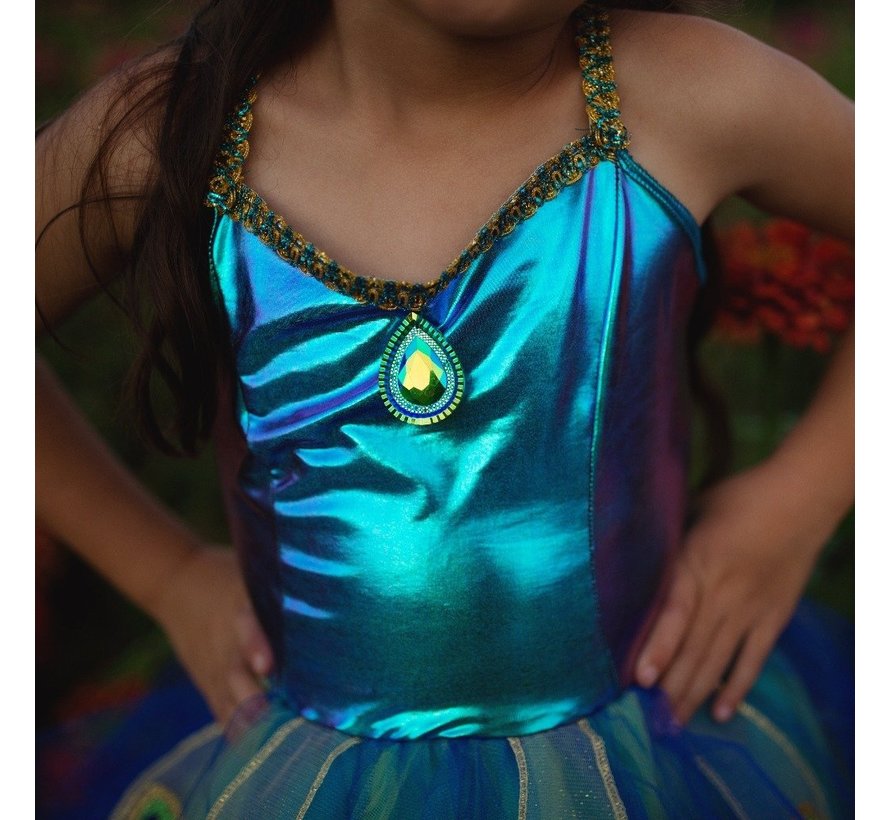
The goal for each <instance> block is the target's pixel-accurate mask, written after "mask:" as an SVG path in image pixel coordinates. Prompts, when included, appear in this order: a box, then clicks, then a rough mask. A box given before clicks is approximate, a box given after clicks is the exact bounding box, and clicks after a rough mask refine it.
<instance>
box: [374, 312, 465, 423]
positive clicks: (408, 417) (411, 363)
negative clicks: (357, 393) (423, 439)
mask: <svg viewBox="0 0 890 820" xmlns="http://www.w3.org/2000/svg"><path fill="white" fill-rule="evenodd" d="M377 385H378V388H379V390H380V395H381V397H382V398H383V403H384V404H385V405H386V408H387V410H389V412H390V413H392V414H393V415H394V416H395V417H396V418H397V419H399V421H404V422H407V423H408V424H435V423H436V422H437V421H442V419H444V418H447V417H448V416H450V415H451V413H452V412H453V411H454V408H455V407H457V405H458V404H459V403H460V400H461V398H462V397H463V394H464V370H463V367H462V366H461V363H460V359H458V357H457V354H456V353H455V352H454V349H453V348H452V347H451V344H450V343H449V342H448V340H447V339H446V338H445V336H444V335H443V334H442V333H441V331H440V330H439V329H438V328H437V327H435V326H434V325H433V324H432V323H431V322H429V321H428V320H427V319H424V318H422V317H421V316H420V315H418V314H417V313H415V312H414V311H412V312H411V313H409V314H408V315H407V316H406V317H405V318H404V319H403V320H402V321H401V323H400V324H399V326H398V328H397V329H396V331H395V333H393V334H392V336H391V337H390V339H389V342H387V344H386V349H385V350H384V352H383V358H382V360H381V362H380V373H379V376H378V379H377Z"/></svg>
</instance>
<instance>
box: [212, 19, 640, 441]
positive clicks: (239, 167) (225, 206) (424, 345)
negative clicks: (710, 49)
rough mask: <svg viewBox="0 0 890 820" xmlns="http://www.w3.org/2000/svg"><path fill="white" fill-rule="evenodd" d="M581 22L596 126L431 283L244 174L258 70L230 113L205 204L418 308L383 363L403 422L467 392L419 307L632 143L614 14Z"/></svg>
mask: <svg viewBox="0 0 890 820" xmlns="http://www.w3.org/2000/svg"><path fill="white" fill-rule="evenodd" d="M575 26H576V37H575V42H576V44H577V47H578V53H579V63H580V66H581V86H582V90H583V92H584V98H585V101H586V109H587V116H588V120H589V132H588V133H587V134H584V135H583V136H581V137H580V138H578V139H576V140H574V141H573V142H570V143H569V144H568V145H566V146H565V147H564V148H563V149H562V151H560V152H559V153H558V154H557V155H556V156H554V157H552V158H550V159H549V160H547V161H546V162H544V163H543V164H542V165H540V166H539V167H538V168H537V169H535V171H534V172H533V173H532V174H531V175H530V176H529V177H528V179H527V180H526V181H525V182H524V183H523V184H522V185H521V186H520V187H519V188H518V189H517V190H516V191H515V193H513V195H512V196H511V197H510V198H509V199H508V200H507V201H506V202H505V203H504V204H503V205H502V206H501V207H500V208H499V209H498V210H497V211H495V212H494V214H492V216H491V218H490V219H489V220H488V221H487V222H486V223H485V224H484V225H483V226H482V227H481V228H480V229H479V230H478V231H477V233H476V236H475V237H474V238H473V240H472V241H471V242H470V243H469V244H468V245H467V246H466V247H465V248H464V249H463V250H462V251H461V252H460V254H459V255H458V256H457V257H456V258H455V259H454V260H453V261H452V263H451V264H450V265H449V266H448V267H447V268H446V269H445V270H444V271H442V273H441V274H440V275H439V276H438V277H437V278H436V279H433V280H431V281H428V282H405V281H396V280H390V279H380V278H377V277H374V276H360V275H358V274H356V273H353V272H352V271H351V270H349V269H348V268H346V267H344V266H343V265H341V264H339V263H338V262H337V261H336V260H334V259H332V258H331V257H330V256H328V255H327V254H326V253H325V252H324V251H323V250H321V249H319V248H316V247H315V246H314V245H313V244H312V243H311V242H309V241H307V240H306V238H305V237H303V236H302V235H301V234H300V233H298V232H297V231H295V230H294V229H293V228H291V227H290V226H289V225H288V224H287V222H286V221H285V220H284V218H283V217H281V216H280V215H278V214H276V213H275V212H274V211H273V210H272V209H271V208H270V207H269V205H268V204H267V203H266V201H265V200H264V199H263V198H262V197H261V196H260V195H259V194H258V193H257V192H256V191H254V190H253V189H251V188H250V187H249V186H248V185H247V184H246V183H245V182H244V162H245V160H246V159H247V155H248V153H249V150H250V144H249V141H248V134H249V132H250V127H251V125H252V123H253V113H252V106H253V104H254V102H255V101H256V82H257V79H258V75H256V76H254V77H253V78H252V79H251V80H250V82H249V83H248V87H247V89H246V93H245V96H244V99H243V100H242V102H241V103H240V104H239V105H238V106H237V107H236V108H235V110H234V111H233V112H232V113H231V115H230V116H229V117H228V119H227V121H226V129H225V136H224V139H223V143H222V145H221V146H220V150H219V153H218V155H217V159H216V162H215V165H214V168H213V172H212V175H211V178H210V181H209V185H208V192H207V195H206V198H205V204H206V205H208V206H209V207H211V208H213V209H215V210H216V211H217V212H218V213H219V214H225V215H228V216H229V217H230V218H231V219H233V220H235V221H238V222H240V223H241V224H242V225H243V227H244V228H245V230H247V231H248V232H250V233H252V234H254V235H255V236H257V237H258V238H259V239H260V240H261V241H262V242H263V243H264V244H266V245H268V246H269V247H270V248H272V249H273V250H274V251H275V252H276V253H277V254H278V256H279V257H281V258H282V259H283V260H284V261H286V262H288V263H289V264H291V265H292V266H293V267H295V268H297V269H299V270H300V271H302V272H303V273H305V274H308V275H309V276H312V277H313V278H315V279H317V280H318V281H319V282H321V283H322V284H323V285H325V287H328V288H330V289H331V290H334V291H336V292H338V293H342V294H344V295H346V296H349V297H350V298H352V299H354V300H355V301H356V302H359V303H362V304H368V305H373V306H374V307H376V308H379V309H381V310H400V309H401V310H405V311H408V312H409V315H408V316H407V317H406V318H405V319H404V320H403V321H402V323H401V324H400V325H399V327H398V329H397V330H396V331H395V333H393V335H392V336H391V338H390V339H389V341H388V343H387V345H386V349H385V351H384V354H383V358H382V360H381V365H380V380H379V387H380V394H381V396H382V398H383V401H384V404H385V405H386V407H387V409H388V410H389V411H390V412H391V413H392V414H393V415H394V416H395V417H396V418H398V419H400V420H401V421H405V422H407V423H409V424H433V423H435V422H437V421H441V420H442V419H443V418H446V417H447V416H448V415H450V414H451V412H452V411H453V410H454V408H455V407H456V406H457V404H458V403H459V402H460V399H461V397H462V395H463V393H464V387H465V382H464V372H463V369H462V367H461V364H460V360H459V359H458V357H457V355H456V354H455V352H454V350H453V348H452V347H451V345H450V343H449V342H448V340H447V339H445V337H444V336H443V335H442V333H441V332H440V331H439V330H438V329H437V328H435V327H434V326H433V325H432V324H431V323H430V322H429V321H428V320H427V319H425V318H422V317H421V316H420V315H419V314H420V312H421V311H422V310H423V309H424V307H425V306H426V305H427V303H428V302H429V301H430V300H431V299H432V298H433V297H435V296H436V295H437V294H438V293H440V292H441V291H443V290H444V289H445V288H446V287H448V285H449V284H451V282H452V281H454V279H455V278H457V277H458V276H460V275H462V274H463V273H465V272H466V271H467V270H468V269H469V268H470V267H471V266H472V265H473V263H474V262H475V261H476V260H477V259H479V258H480V257H481V256H482V255H483V254H485V253H487V252H488V251H489V250H490V249H491V248H492V247H493V246H494V244H495V243H496V242H497V241H499V240H500V239H501V238H503V237H505V236H507V235H508V234H510V233H512V232H513V230H514V229H515V228H516V227H517V226H518V225H519V224H520V223H521V222H523V221H525V220H527V219H528V218H529V217H531V216H532V215H533V214H535V213H536V212H537V210H538V209H539V208H540V207H541V206H542V205H543V204H544V203H545V202H547V201H549V200H551V199H553V198H555V197H556V196H557V195H558V194H559V192H560V191H561V190H562V189H563V188H565V187H567V186H569V185H572V184H574V183H576V182H578V181H579V180H581V179H582V178H583V177H584V175H585V174H586V173H587V171H589V170H590V169H592V168H594V167H595V166H596V165H597V164H599V162H600V161H602V160H610V161H615V159H616V152H618V151H621V150H624V149H626V148H627V147H628V145H629V141H628V138H627V131H626V129H625V127H624V125H623V124H622V122H621V119H620V112H619V107H620V105H619V98H618V92H617V88H616V85H615V73H614V69H613V66H612V53H611V46H610V41H609V22H608V15H607V13H606V11H605V10H604V9H599V8H597V7H596V6H594V5H593V4H589V3H588V4H585V5H584V6H582V7H581V8H579V9H578V10H577V11H576V12H575ZM409 348H410V349H409ZM408 362H410V366H409V365H408ZM421 382H422V384H421Z"/></svg>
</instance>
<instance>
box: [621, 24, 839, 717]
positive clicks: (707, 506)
mask: <svg viewBox="0 0 890 820" xmlns="http://www.w3.org/2000/svg"><path fill="white" fill-rule="evenodd" d="M617 23H618V26H617V27H618V38H620V39H618V40H616V70H617V73H618V77H619V90H620V91H621V92H622V100H626V101H627V104H626V105H624V106H623V110H624V112H625V118H626V121H627V124H628V127H629V129H630V132H631V135H632V140H633V142H632V146H631V148H632V150H633V152H634V154H635V156H636V157H637V159H638V160H640V161H641V162H642V164H643V165H645V166H648V167H650V170H652V169H657V172H656V176H660V177H661V180H662V181H663V182H665V183H666V184H667V187H668V188H670V189H671V190H673V191H674V193H676V194H678V196H679V197H680V199H681V200H682V201H684V202H685V203H686V204H687V205H688V206H689V207H690V210H691V211H692V212H693V214H694V215H695V216H696V217H698V218H699V219H704V217H705V216H706V215H707V214H708V213H709V212H710V211H711V210H712V209H713V207H714V206H715V205H716V204H717V203H719V202H720V201H721V200H722V199H724V198H725V197H726V196H728V195H730V194H733V193H739V194H741V195H742V196H744V197H745V198H747V199H748V200H749V201H751V202H753V203H754V204H756V205H758V206H760V207H762V208H764V209H766V210H769V211H771V212H773V213H778V214H782V215H785V216H789V217H792V218H795V219H799V220H801V221H803V222H806V223H808V224H810V225H812V226H813V227H815V228H817V229H821V230H825V231H828V232H831V233H833V234H835V235H837V236H840V237H842V238H852V236H853V106H852V103H851V102H850V101H849V100H847V99H846V98H845V97H844V96H843V95H842V94H840V93H839V92H838V91H837V90H835V89H834V88H832V87H831V86H830V85H829V84H828V83H826V82H825V81H824V80H823V79H822V78H821V77H819V76H818V75H816V74H815V73H814V72H812V71H810V70H809V69H808V68H806V67H805V66H803V65H802V64H800V63H798V62H797V61H795V60H793V59H791V58H790V57H788V56H787V55H784V54H781V53H780V52H777V51H775V50H774V49H772V48H769V47H768V46H765V45H763V44H762V43H759V42H757V41H756V40H753V39H752V38H750V37H748V36H746V35H744V34H741V33H740V32H737V31H735V30H733V29H731V28H728V27H726V26H723V25H720V24H718V23H714V22H711V21H707V20H702V19H698V18H693V17H682V16H676V17H675V16H672V15H671V16H665V15H652V14H640V13H633V12H628V13H627V14H622V15H621V16H620V17H619V18H618V20H617ZM622 32H623V34H622ZM656 43H657V44H658V46H659V47H658V48H657V49H656V48H654V44H656ZM647 44H648V45H647ZM622 45H623V46H624V48H623V49H619V46H622ZM647 49H648V50H647ZM622 61H623V62H622ZM634 64H636V65H637V66H639V65H643V66H645V70H643V71H638V70H636V69H635V68H634ZM665 77H668V78H671V81H670V82H664V81H662V80H663V78H665ZM660 78H662V79H660ZM635 125H636V126H639V127H638V128H637V129H635V127H634V126H635ZM852 499H853V332H852V330H851V331H850V332H848V334H847V335H846V336H845V337H844V339H843V340H842V342H841V344H840V345H839V347H838V350H837V352H836V354H835V356H834V358H833V360H832V362H831V364H830V367H829V369H828V371H827V373H826V375H825V377H824V380H823V382H822V384H821V386H820V387H819V390H818V392H817V393H816V395H815V397H814V399H813V401H812V403H811V404H810V406H809V408H808V409H807V411H806V413H805V414H804V415H803V417H802V418H801V419H800V421H799V423H798V424H797V426H796V427H795V428H794V430H793V431H792V432H791V434H790V435H789V436H788V437H787V439H786V440H785V441H784V442H783V443H782V445H781V446H780V447H779V448H778V449H777V451H776V452H775V453H774V454H773V455H772V456H771V457H770V458H769V459H767V460H766V461H764V462H762V463H761V464H759V465H757V466H756V467H754V468H753V469H750V470H746V471H744V472H742V473H740V474H738V475H735V476H732V477H730V478H729V479H728V480H726V481H724V482H722V483H721V484H719V485H717V486H715V487H713V488H712V489H711V491H710V492H708V493H707V494H706V495H705V496H704V497H703V498H702V504H701V508H700V512H699V516H698V518H697V520H696V522H695V525H694V526H693V527H692V529H691V530H690V531H689V533H688V534H687V538H686V542H685V544H684V547H683V549H682V551H681V553H680V555H679V557H678V560H677V562H676V564H675V567H674V572H673V575H672V578H671V580H670V583H669V586H668V590H667V595H666V598H665V601H664V603H663V604H662V606H661V608H660V609H659V611H658V612H657V613H656V617H655V619H654V623H653V626H652V628H651V630H650V632H649V634H648V636H647V638H646V641H645V643H644V645H643V648H642V650H641V652H640V655H639V657H638V659H637V663H636V677H637V680H638V682H639V683H641V684H642V685H644V686H650V685H653V684H654V683H656V682H657V683H658V684H659V685H660V686H661V687H662V688H663V689H664V690H665V691H666V692H667V694H668V696H669V698H670V700H671V703H672V705H673V707H674V711H675V714H676V716H677V717H678V719H679V720H680V721H681V722H685V721H686V720H687V719H688V718H689V717H690V716H691V715H692V714H693V712H695V711H696V709H697V708H698V707H699V706H700V705H701V704H702V702H703V701H704V700H705V699H706V698H707V697H708V696H709V695H710V694H711V693H713V692H715V691H716V690H717V689H718V687H719V686H720V682H721V678H722V677H723V676H724V673H725V672H727V671H728V678H727V682H726V684H725V686H723V687H722V688H720V690H719V694H718V695H717V697H715V699H714V702H713V705H712V713H713V715H714V717H715V718H717V719H718V720H724V719H727V718H728V717H729V716H731V714H732V713H733V711H734V710H735V708H736V707H737V706H738V704H739V703H740V701H741V700H742V699H743V698H744V696H745V695H746V693H747V691H748V690H749V689H750V687H751V686H752V685H753V682H754V680H755V679H756V677H757V675H758V674H759V672H760V670H761V668H762V666H763V663H764V661H765V659H766V656H767V655H768V653H769V651H770V650H771V649H772V647H773V645H774V643H775V641H776V640H777V638H778V636H779V634H780V633H781V631H782V629H783V628H784V626H785V625H786V624H787V622H788V619H789V618H790V616H791V614H792V612H793V610H794V608H795V606H796V605H797V602H798V600H799V598H800V595H801V594H802V591H803V588H804V586H805V584H806V581H807V579H808V577H809V575H810V573H811V571H812V568H813V565H814V564H815V561H816V559H817V557H818V554H819V552H820V551H821V549H822V547H823V546H824V544H825V542H826V541H827V540H828V538H829V537H830V536H831V534H832V532H833V531H834V529H835V528H836V526H837V524H838V523H839V521H840V520H841V519H842V517H843V516H844V514H845V513H846V512H847V510H848V509H849V507H850V505H851V503H852ZM734 658H735V660H734V661H733V659H734Z"/></svg>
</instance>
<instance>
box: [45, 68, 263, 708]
mask: <svg viewBox="0 0 890 820" xmlns="http://www.w3.org/2000/svg"><path fill="white" fill-rule="evenodd" d="M119 82H120V80H119V79H111V80H108V81H106V82H104V83H102V84H101V85H100V86H98V87H97V88H95V89H94V90H93V91H91V92H90V93H89V94H87V95H86V96H85V97H84V98H82V99H81V100H80V101H79V102H78V103H77V104H76V105H75V106H73V107H72V109H70V110H69V111H68V112H66V114H65V115H63V116H62V117H61V118H60V119H59V120H57V121H55V122H53V123H52V124H51V125H50V126H48V127H47V128H46V129H44V130H43V131H42V132H41V133H40V135H39V136H38V140H37V214H36V221H37V225H36V228H37V233H38V236H41V234H42V236H41V238H40V241H39V242H38V246H37V264H36V291H37V303H38V308H39V315H38V321H37V325H38V331H39V330H41V329H42V328H43V324H44V322H45V323H46V324H48V325H49V326H50V327H56V326H57V325H58V323H59V322H60V321H61V320H62V319H63V318H64V317H65V316H66V315H67V314H68V313H69V312H70V311H71V310H73V309H74V308H75V307H76V306H77V305H78V304H80V303H81V302H82V301H83V300H84V299H85V298H87V297H89V296H90V295H92V294H95V293H96V292H97V290H98V289H99V287H100V285H99V281H98V280H97V277H98V279H99V280H105V281H110V280H111V279H112V278H113V276H114V274H115V272H116V270H117V269H119V266H120V265H121V264H122V262H123V259H124V257H125V254H126V252H127V249H128V248H129V245H130V243H131V242H132V238H133V231H134V226H135V219H136V212H137V209H136V206H137V203H138V199H136V198H134V197H129V198H122V199H119V200H115V203H114V207H113V208H112V209H111V210H110V211H106V210H104V209H103V207H101V206H88V211H87V213H86V214H85V216H86V221H85V230H86V237H87V240H88V243H89V253H90V259H91V261H92V263H93V267H94V269H95V270H93V269H91V267H90V264H89V262H88V260H87V256H86V253H85V251H84V248H83V246H82V243H81V238H80V234H79V228H78V220H77V211H76V210H71V211H67V212H66V211H65V209H66V208H67V207H68V206H70V205H71V204H73V203H76V202H77V201H78V199H79V197H80V188H81V185H82V182H83V179H84V176H85V174H86V172H87V167H88V163H89V162H90V160H91V158H92V155H93V154H94V153H95V151H96V150H97V148H98V147H99V144H100V142H101V139H102V137H103V135H104V133H105V130H104V129H105V125H104V122H105V114H106V112H107V111H109V110H111V111H112V116H114V115H115V108H114V106H115V105H118V108H120V104H116V103H115V99H116V96H117V91H118V84H119ZM144 127H145V124H144V123H143V125H142V126H140V128H144ZM150 146H151V139H150V134H149V133H148V131H147V130H137V129H136V127H134V128H133V129H129V130H128V132H127V133H126V134H125V135H124V138H123V140H122V142H121V144H120V148H119V150H117V151H115V152H114V153H113V154H112V155H111V156H110V163H109V169H108V171H109V176H108V178H109V182H110V186H111V187H112V189H113V190H114V191H117V192H121V193H125V194H134V195H135V196H137V197H138V196H139V195H140V193H141V192H142V191H144V190H145V189H146V188H147V186H148V185H149V184H150V180H151V171H152V159H151V157H152V151H151V147H150ZM60 213H61V214H63V215H62V216H60V217H59V218H57V219H54V217H55V216H56V215H57V214H60ZM36 405H37V414H36V433H37V441H36V490H37V516H38V519H39V521H40V522H41V524H42V525H43V526H45V527H46V528H47V529H48V530H49V531H50V532H51V533H52V534H53V535H55V536H56V537H58V538H59V539H60V540H62V541H63V542H65V543H66V544H68V545H69V546H70V547H71V548H72V549H74V550H75V551H76V552H77V553H78V554H80V555H81V556H82V557H83V558H84V559H85V560H86V561H88V562H89V563H90V564H92V565H93V567H94V568H95V569H97V570H98V571H99V572H100V573H101V574H102V575H104V576H105V578H106V579H107V580H109V581H110V582H111V583H112V584H113V585H114V586H116V587H117V588H118V589H119V590H120V591H121V592H123V593H124V594H125V595H127V596H128V597H129V598H130V599H131V600H132V601H134V602H135V603H136V604H137V605H138V606H140V607H141V608H142V609H144V610H145V611H146V612H147V613H148V614H149V615H150V616H152V617H153V618H155V619H156V620H157V621H158V622H159V623H160V625H161V626H162V627H163V628H164V629H165V630H166V631H167V633H168V635H169V636H170V638H171V641H172V642H173V645H174V648H175V649H176V650H177V653H178V654H179V656H180V658H181V660H182V661H183V663H184V664H185V666H186V668H187V669H188V671H189V673H190V674H191V675H192V677H193V679H194V680H195V682H196V684H197V685H198V687H199V688H200V689H201V690H202V692H203V693H204V694H205V696H206V697H207V699H208V702H209V704H210V706H211V709H213V711H214V713H215V714H216V716H217V718H218V719H220V720H222V721H225V720H226V719H227V718H228V717H229V715H230V714H231V712H232V710H233V709H234V707H235V705H237V703H239V702H240V701H242V700H244V699H245V698H247V697H249V696H250V695H253V694H256V693H258V692H260V691H261V690H260V687H259V685H258V684H257V681H256V677H255V675H257V674H260V675H262V674H267V673H268V672H269V669H270V667H271V651H270V649H269V647H268V644H267V642H266V640H265V638H264V636H263V635H262V632H261V630H260V629H259V626H258V625H257V623H256V619H255V618H254V616H253V613H252V610H251V608H250V605H249V603H248V600H247V595H246V592H245V590H244V587H243V584H242V582H241V579H240V576H239V574H238V571H237V567H236V564H235V560H234V555H233V554H232V551H231V550H219V549H213V548H210V547H208V546H207V545H205V544H204V543H203V542H202V541H201V539H200V538H199V537H198V536H196V535H195V534H194V533H193V532H191V531H190V530H189V528H188V527H186V526H185V524H183V522H181V521H180V520H178V519H177V518H176V517H175V516H173V515H172V514H171V513H170V512H169V511H168V510H166V509H164V507H163V506H162V505H160V504H159V503H158V502H157V501H156V500H155V499H154V498H153V497H152V496H151V495H149V494H148V493H147V492H146V490H145V489H144V488H143V487H142V486H141V485H140V484H139V483H138V482H137V481H136V480H135V479H134V477H133V476H132V475H131V474H130V473H129V472H128V471H127V470H126V469H125V468H124V467H123V465H122V464H121V463H120V462H119V461H118V460H117V458H116V457H115V456H114V455H113V454H112V452H111V451H110V449H109V448H108V447H107V446H106V445H105V443H104V442H102V441H101V440H100V439H99V437H98V436H97V435H96V434H95V432H94V431H93V430H92V429H91V428H90V427H89V425H88V424H87V423H86V421H85V420H84V419H83V417H82V416H81V414H80V413H79V412H78V411H77V409H76V408H75V406H74V404H73V403H72V401H71V400H70V398H69V397H68V396H67V394H66V393H65V392H64V391H63V390H62V388H61V387H60V385H59V383H58V381H57V380H56V379H55V377H54V376H53V375H52V373H51V372H50V371H49V370H48V368H47V367H46V366H45V365H44V364H43V363H42V362H41V361H40V360H39V359H38V364H37V373H36Z"/></svg>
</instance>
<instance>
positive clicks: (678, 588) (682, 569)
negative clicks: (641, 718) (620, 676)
mask: <svg viewBox="0 0 890 820" xmlns="http://www.w3.org/2000/svg"><path fill="white" fill-rule="evenodd" d="M698 597H699V595H698V584H697V582H696V580H695V576H694V575H693V574H692V573H691V572H690V571H689V568H688V566H687V565H686V564H685V563H684V562H683V561H678V562H677V564H676V565H675V570H674V574H673V577H672V578H671V581H670V587H669V588H668V594H667V597H666V598H665V600H664V603H663V604H662V605H661V609H660V611H659V612H658V613H657V615H656V617H655V621H654V624H653V626H652V631H651V632H650V633H649V637H648V638H647V639H646V642H645V643H644V644H643V648H642V649H641V650H640V655H639V657H638V658H637V663H636V669H635V676H636V679H637V683H639V685H640V686H643V687H645V688H649V687H650V686H653V685H654V684H655V682H656V681H657V680H658V679H659V678H660V677H661V675H662V673H663V672H664V671H665V669H667V667H668V666H669V665H670V663H671V660H672V659H673V658H674V656H675V655H676V654H677V650H678V649H679V648H680V646H681V645H682V643H683V638H684V637H685V635H686V633H687V632H688V631H689V627H690V626H691V624H692V620H693V618H694V617H695V612H696V610H697V609H698Z"/></svg>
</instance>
